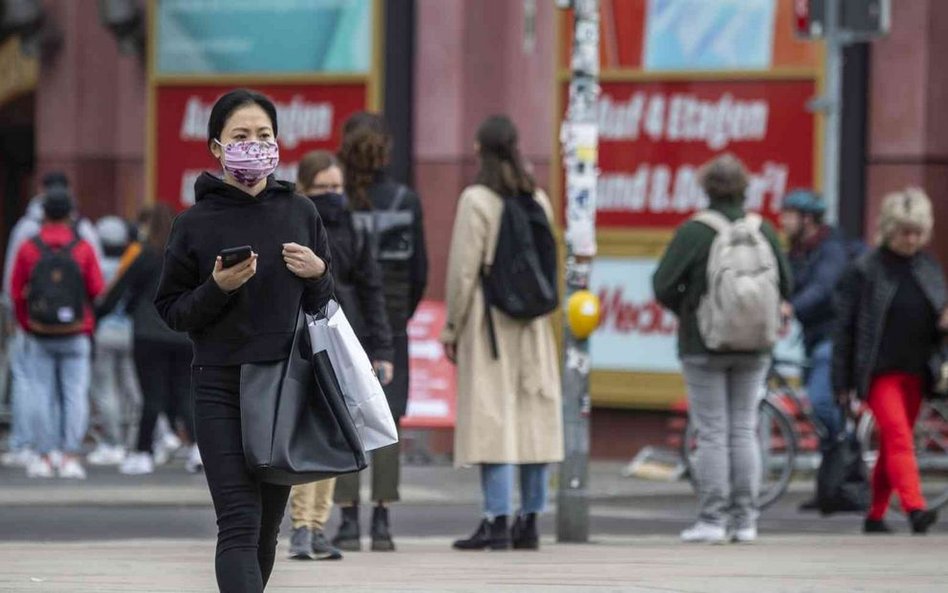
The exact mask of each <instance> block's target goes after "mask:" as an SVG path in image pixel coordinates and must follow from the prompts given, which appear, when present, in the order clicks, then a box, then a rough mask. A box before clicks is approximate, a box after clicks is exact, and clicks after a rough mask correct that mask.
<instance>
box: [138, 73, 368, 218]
mask: <svg viewBox="0 0 948 593" xmlns="http://www.w3.org/2000/svg"><path fill="white" fill-rule="evenodd" d="M230 88H231V87H230V86H220V85H195V86H176V85H175V86H159V87H157V88H156V89H155V105H156V118H157V124H156V128H157V130H156V134H155V142H156V145H155V146H154V150H155V153H154V154H155V180H156V181H155V182H156V193H155V196H156V197H157V199H158V200H161V201H164V202H168V203H170V204H172V205H174V206H175V207H176V208H179V209H180V208H186V207H188V206H190V205H191V204H193V201H194V191H193V190H194V180H195V179H196V178H197V177H198V176H199V175H200V174H201V172H203V171H209V172H212V173H219V172H220V165H219V164H218V163H217V161H216V160H215V159H214V157H213V156H212V155H211V154H210V152H209V150H208V145H207V120H208V116H209V115H210V112H211V108H212V107H213V105H214V102H215V101H216V100H217V98H218V97H219V96H220V95H222V94H223V93H225V92H227V91H228V90H230ZM254 89H255V90H258V91H260V92H262V93H264V94H266V95H267V96H269V97H270V98H271V99H273V101H274V102H275V103H276V106H277V119H278V126H279V136H278V138H277V141H278V142H279V144H280V168H279V169H278V170H277V172H276V175H277V178H279V179H285V180H287V181H295V180H296V170H297V165H298V162H299V159H300V158H301V157H302V156H303V155H304V154H306V153H307V152H309V151H311V150H316V149H321V148H322V149H328V150H336V149H337V148H338V147H339V141H340V138H341V131H342V124H343V122H345V120H346V118H348V117H349V116H350V115H352V114H353V113H355V112H357V111H361V110H363V109H365V108H366V104H367V89H366V85H365V83H352V84H325V85H320V84H285V85H276V84H267V85H255V86H254Z"/></svg>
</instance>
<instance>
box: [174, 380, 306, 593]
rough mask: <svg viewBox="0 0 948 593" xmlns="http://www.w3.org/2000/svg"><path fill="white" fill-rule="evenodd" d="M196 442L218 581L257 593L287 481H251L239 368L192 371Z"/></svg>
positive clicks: (229, 590)
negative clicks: (213, 525)
mask: <svg viewBox="0 0 948 593" xmlns="http://www.w3.org/2000/svg"><path fill="white" fill-rule="evenodd" d="M193 381H194V401H195V417H196V428H197V443H198V447H199V448H200V450H201V458H202V459H203V460H204V473H205V475H206V476H207V485H208V487H209V488H210V490H211V498H212V499H213V500H214V510H215V511H216V513H217V558H216V569H217V586H218V588H219V589H220V592H221V593H261V592H262V591H263V589H264V587H266V584H267V581H268V580H269V578H270V572H271V571H272V570H273V561H274V558H275V557H276V545H277V535H278V534H279V531H280V522H281V521H282V520H283V512H284V510H285V509H286V501H287V498H288V497H289V495H290V487H289V486H277V485H274V484H265V483H261V482H258V481H257V480H255V479H254V478H253V477H252V476H251V474H250V472H249V471H248V470H247V466H246V464H245V462H244V451H243V443H242V440H241V432H240V367H209V366H205V367H195V368H194V370H193Z"/></svg>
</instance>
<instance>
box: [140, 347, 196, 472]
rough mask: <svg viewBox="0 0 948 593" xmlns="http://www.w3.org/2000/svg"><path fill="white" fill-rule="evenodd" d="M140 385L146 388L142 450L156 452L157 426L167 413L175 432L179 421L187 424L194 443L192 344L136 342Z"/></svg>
mask: <svg viewBox="0 0 948 593" xmlns="http://www.w3.org/2000/svg"><path fill="white" fill-rule="evenodd" d="M133 352H134V354H135V368H136V369H137V370H138V382H139V384H140V385H141V388H142V417H141V420H140V421H139V423H138V450H139V451H141V452H143V453H151V452H152V443H153V442H154V434H155V423H156V422H157V421H158V415H159V414H161V413H162V412H165V413H166V414H167V415H168V422H170V423H171V427H172V430H173V429H174V428H175V420H176V419H177V418H180V419H181V420H182V421H183V422H184V428H185V432H186V433H187V436H188V437H189V438H190V439H191V440H194V410H193V405H192V403H191V359H192V358H193V354H192V352H191V345H190V344H174V343H166V342H152V341H147V340H135V345H134V348H133Z"/></svg>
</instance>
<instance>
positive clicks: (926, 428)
mask: <svg viewBox="0 0 948 593" xmlns="http://www.w3.org/2000/svg"><path fill="white" fill-rule="evenodd" d="M856 438H857V439H858V440H859V444H860V445H862V451H863V459H864V460H865V462H866V465H867V466H868V467H870V468H872V467H873V466H874V465H875V462H876V460H877V459H878V458H879V447H878V433H877V431H876V420H875V418H874V417H873V416H872V413H871V412H868V411H866V412H865V413H863V414H862V415H861V416H860V418H859V422H858V424H857V426H856ZM915 458H916V459H917V460H918V473H919V478H920V481H921V484H922V494H923V495H924V496H925V500H926V502H927V503H928V508H930V509H936V510H937V509H940V508H942V507H944V506H945V505H948V402H946V401H944V400H925V401H923V402H922V409H921V411H920V412H919V414H918V420H916V422H915ZM892 505H893V510H900V509H898V508H897V507H896V504H895V502H894V499H893V503H892Z"/></svg>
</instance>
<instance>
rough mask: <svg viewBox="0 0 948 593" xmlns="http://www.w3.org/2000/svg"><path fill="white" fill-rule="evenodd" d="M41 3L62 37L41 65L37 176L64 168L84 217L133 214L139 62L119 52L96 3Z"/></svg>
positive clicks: (138, 161) (141, 96)
mask: <svg viewBox="0 0 948 593" xmlns="http://www.w3.org/2000/svg"><path fill="white" fill-rule="evenodd" d="M44 5H45V7H46V10H47V17H48V18H49V19H50V20H52V21H53V22H54V23H55V26H56V27H57V28H58V29H59V30H60V31H61V32H62V35H63V43H62V46H61V47H60V48H59V50H58V52H56V53H55V54H54V55H49V56H45V57H44V58H43V60H42V62H41V66H40V76H39V84H38V85H37V89H36V156H37V175H38V176H42V174H43V173H45V172H47V171H50V170H54V169H59V170H62V171H64V172H65V173H66V174H67V175H68V176H69V179H70V181H71V183H72V186H73V189H74V192H75V195H76V197H77V200H78V202H79V207H80V211H81V212H82V213H83V215H85V216H88V217H90V218H98V217H100V216H103V215H105V214H122V215H127V216H131V215H133V214H134V212H135V211H136V210H137V209H138V206H139V204H140V200H141V199H142V196H143V195H144V183H145V181H144V160H143V159H144V149H145V125H146V122H145V111H146V101H145V96H146V95H145V73H144V65H143V62H142V61H141V59H140V58H139V57H137V56H125V55H120V54H119V51H118V45H117V43H116V41H115V39H114V38H113V37H112V35H111V33H109V32H108V31H107V30H106V29H105V28H104V27H103V26H102V24H101V22H100V20H99V12H98V5H97V4H96V3H92V2H90V3H86V2H74V1H72V0H51V1H49V2H45V3H44Z"/></svg>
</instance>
